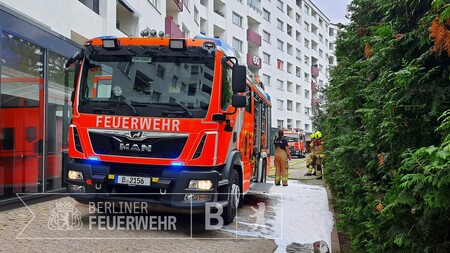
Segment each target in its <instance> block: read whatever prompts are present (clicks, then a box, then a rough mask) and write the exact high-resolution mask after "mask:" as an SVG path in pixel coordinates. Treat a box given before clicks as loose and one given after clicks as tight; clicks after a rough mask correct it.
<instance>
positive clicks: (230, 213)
mask: <svg viewBox="0 0 450 253" xmlns="http://www.w3.org/2000/svg"><path fill="white" fill-rule="evenodd" d="M227 193H228V196H227V198H228V205H227V206H226V207H225V209H224V210H223V212H222V218H223V223H224V225H228V224H230V223H231V222H233V220H234V218H235V217H236V213H237V208H238V207H239V204H240V201H241V195H242V194H241V187H240V186H239V174H238V173H237V171H236V170H232V171H231V175H230V178H229V185H228V189H227Z"/></svg>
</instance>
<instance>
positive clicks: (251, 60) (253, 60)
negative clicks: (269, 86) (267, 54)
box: [247, 53, 261, 69]
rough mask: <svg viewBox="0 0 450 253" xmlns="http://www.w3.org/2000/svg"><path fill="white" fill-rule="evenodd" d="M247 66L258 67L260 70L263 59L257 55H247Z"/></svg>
mask: <svg viewBox="0 0 450 253" xmlns="http://www.w3.org/2000/svg"><path fill="white" fill-rule="evenodd" d="M247 66H249V67H251V66H253V67H256V68H258V69H261V58H260V57H259V56H257V55H253V54H252V53H248V54H247Z"/></svg>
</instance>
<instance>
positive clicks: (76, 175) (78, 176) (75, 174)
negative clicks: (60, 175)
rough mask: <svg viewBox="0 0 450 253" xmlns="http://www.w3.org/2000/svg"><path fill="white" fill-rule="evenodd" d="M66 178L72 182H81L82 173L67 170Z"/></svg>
mask: <svg viewBox="0 0 450 253" xmlns="http://www.w3.org/2000/svg"><path fill="white" fill-rule="evenodd" d="M67 176H68V177H69V179H72V180H83V173H82V172H81V171H76V170H69V173H68V175H67Z"/></svg>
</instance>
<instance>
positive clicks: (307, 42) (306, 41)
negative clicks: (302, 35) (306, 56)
mask: <svg viewBox="0 0 450 253" xmlns="http://www.w3.org/2000/svg"><path fill="white" fill-rule="evenodd" d="M304 43H305V47H306V48H309V40H308V39H304Z"/></svg>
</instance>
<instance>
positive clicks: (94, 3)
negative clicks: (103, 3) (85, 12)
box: [79, 0, 100, 14]
mask: <svg viewBox="0 0 450 253" xmlns="http://www.w3.org/2000/svg"><path fill="white" fill-rule="evenodd" d="M79 1H80V2H81V3H82V4H84V5H86V6H87V7H88V8H89V9H91V10H93V11H94V12H95V13H97V14H99V4H98V3H99V1H100V0H79Z"/></svg>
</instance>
